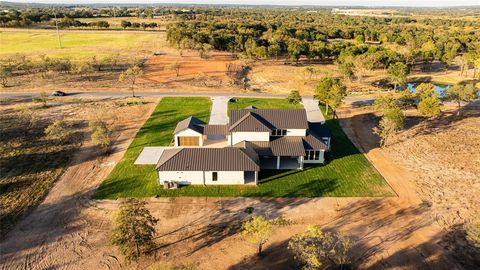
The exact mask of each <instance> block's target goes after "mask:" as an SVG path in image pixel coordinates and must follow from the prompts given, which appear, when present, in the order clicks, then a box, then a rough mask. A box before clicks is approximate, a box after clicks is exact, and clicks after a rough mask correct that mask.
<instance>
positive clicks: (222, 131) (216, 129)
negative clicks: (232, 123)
mask: <svg viewBox="0 0 480 270" xmlns="http://www.w3.org/2000/svg"><path fill="white" fill-rule="evenodd" d="M227 133H228V125H205V126H203V135H227Z"/></svg>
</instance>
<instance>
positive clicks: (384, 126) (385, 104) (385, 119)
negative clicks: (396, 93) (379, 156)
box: [373, 98, 405, 147]
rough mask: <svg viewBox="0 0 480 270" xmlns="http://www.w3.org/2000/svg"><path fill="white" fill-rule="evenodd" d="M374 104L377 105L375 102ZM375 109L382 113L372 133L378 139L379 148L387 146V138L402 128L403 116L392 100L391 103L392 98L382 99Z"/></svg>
mask: <svg viewBox="0 0 480 270" xmlns="http://www.w3.org/2000/svg"><path fill="white" fill-rule="evenodd" d="M375 102H376V103H377V101H375ZM375 107H377V108H381V109H382V110H383V111H384V113H383V116H382V119H381V120H380V122H379V124H378V126H376V127H375V128H374V129H373V132H374V133H375V134H377V135H378V136H379V137H380V146H381V147H384V146H387V142H388V138H389V137H390V136H391V135H393V134H395V133H396V132H397V131H398V130H400V129H401V128H403V126H404V123H405V116H404V115H403V112H402V110H400V108H399V107H398V106H397V105H396V104H395V101H394V99H393V102H392V98H384V99H383V100H382V101H379V102H378V103H377V104H376V106H375Z"/></svg>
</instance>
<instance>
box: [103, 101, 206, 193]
mask: <svg viewBox="0 0 480 270" xmlns="http://www.w3.org/2000/svg"><path fill="white" fill-rule="evenodd" d="M210 107H211V101H210V99H209V98H201V97H176V98H173V97H166V98H163V99H162V100H161V101H160V102H159V103H158V105H157V107H156V108H155V111H154V112H153V113H152V115H151V116H150V118H149V119H148V120H147V121H146V122H145V124H144V125H143V127H142V128H141V129H140V130H139V131H138V133H137V136H136V137H135V139H134V140H133V141H132V143H131V144H130V146H129V147H128V149H127V151H126V153H125V155H124V156H123V159H122V160H121V161H120V162H119V163H118V164H117V165H116V166H115V168H114V169H113V171H112V172H111V173H110V175H109V176H108V177H107V179H106V180H105V181H104V182H103V183H102V184H101V185H100V187H99V188H98V190H97V191H96V192H95V194H94V198H102V199H106V198H108V199H113V198H119V197H151V196H155V195H156V194H157V190H158V184H157V173H156V171H155V165H133V163H134V162H135V159H137V157H138V155H139V154H140V152H142V150H143V148H144V147H145V146H167V145H170V142H171V141H172V138H173V135H172V133H173V130H174V129H175V126H176V125H177V123H178V122H179V121H181V120H183V119H185V118H187V117H189V116H191V115H193V116H195V117H198V118H200V119H202V120H204V121H208V118H209V116H210Z"/></svg>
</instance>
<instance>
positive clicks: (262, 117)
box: [230, 109, 308, 131]
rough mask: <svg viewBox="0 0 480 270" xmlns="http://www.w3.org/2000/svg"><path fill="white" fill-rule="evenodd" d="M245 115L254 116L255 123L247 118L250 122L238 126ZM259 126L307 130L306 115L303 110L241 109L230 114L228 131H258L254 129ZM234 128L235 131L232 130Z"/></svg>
mask: <svg viewBox="0 0 480 270" xmlns="http://www.w3.org/2000/svg"><path fill="white" fill-rule="evenodd" d="M246 115H251V116H255V119H256V120H257V121H253V120H252V118H250V117H248V118H250V120H251V121H250V122H246V123H245V124H242V125H240V124H239V122H243V121H245V119H246V117H245V116H246ZM259 122H260V123H261V125H260V124H259ZM261 126H265V127H268V128H270V129H308V120H307V113H306V111H305V110H304V109H243V110H233V111H232V112H231V116H230V131H258V130H256V128H261ZM234 127H235V130H232V128H234ZM263 129H264V128H263Z"/></svg>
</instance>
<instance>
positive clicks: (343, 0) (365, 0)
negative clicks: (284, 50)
mask: <svg viewBox="0 0 480 270" xmlns="http://www.w3.org/2000/svg"><path fill="white" fill-rule="evenodd" d="M6 1H11V2H23V3H69V4H73V3H75V4H79V3H81V4H86V3H89V4H91V3H183V4H185V3H188V4H191V3H195V4H249V5H262V4H263V5H293V6H298V5H318V6H404V7H418V6H430V7H436V6H462V5H465V6H466V5H479V6H480V0H455V1H452V0H334V1H332V0H329V1H318V0H317V1H314V0H298V1H287V0H157V1H152V0H77V1H74V0H40V1H35V0H6Z"/></svg>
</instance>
